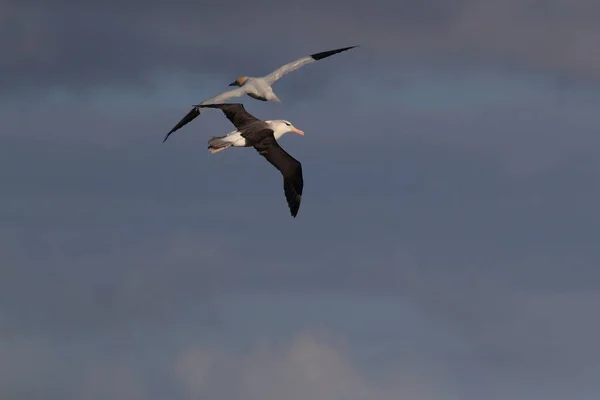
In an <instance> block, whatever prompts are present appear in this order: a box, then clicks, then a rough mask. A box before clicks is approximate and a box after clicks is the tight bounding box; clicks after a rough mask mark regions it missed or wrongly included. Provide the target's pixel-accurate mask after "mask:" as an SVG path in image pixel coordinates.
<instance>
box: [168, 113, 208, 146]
mask: <svg viewBox="0 0 600 400" xmlns="http://www.w3.org/2000/svg"><path fill="white" fill-rule="evenodd" d="M198 115H200V111H199V110H198V108H196V107H194V108H192V109H191V110H190V112H188V113H187V114H186V115H185V117H183V118H182V119H181V121H179V122H178V123H177V125H175V126H174V127H173V129H171V131H169V133H167V134H166V135H165V138H164V139H163V143H164V142H165V141H166V140H167V139H168V138H169V136H171V134H172V133H173V132H175V131H176V130H178V129H180V128H182V127H183V126H184V125H186V124H187V123H189V122H191V121H192V120H194V118H196V117H197V116H198Z"/></svg>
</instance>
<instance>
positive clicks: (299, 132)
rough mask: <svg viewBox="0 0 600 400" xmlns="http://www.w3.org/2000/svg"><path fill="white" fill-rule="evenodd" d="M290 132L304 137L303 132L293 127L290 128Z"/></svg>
mask: <svg viewBox="0 0 600 400" xmlns="http://www.w3.org/2000/svg"><path fill="white" fill-rule="evenodd" d="M292 132H294V133H297V134H298V135H300V136H304V131H301V130H300V129H298V128H296V127H295V126H292Z"/></svg>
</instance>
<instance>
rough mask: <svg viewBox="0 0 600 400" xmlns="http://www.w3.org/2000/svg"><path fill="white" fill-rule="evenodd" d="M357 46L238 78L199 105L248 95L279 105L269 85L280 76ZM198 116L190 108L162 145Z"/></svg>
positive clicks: (311, 56) (196, 111)
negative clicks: (261, 74) (265, 72)
mask: <svg viewBox="0 0 600 400" xmlns="http://www.w3.org/2000/svg"><path fill="white" fill-rule="evenodd" d="M355 47H358V46H350V47H343V48H340V49H335V50H328V51H323V52H321V53H315V54H312V55H310V56H307V57H302V58H299V59H297V60H296V61H292V62H291V63H288V64H285V65H283V66H281V67H279V68H277V69H276V70H275V71H273V72H271V73H270V74H268V75H266V76H263V77H258V78H256V77H250V76H240V77H238V78H237V79H236V80H235V81H233V82H231V83H230V84H229V86H239V87H238V88H237V89H233V90H230V91H227V92H224V93H221V94H219V95H218V96H215V97H212V98H210V99H208V100H204V101H203V102H202V103H200V105H205V104H217V103H223V102H225V101H226V100H228V99H231V98H233V97H240V96H243V95H248V96H250V97H252V98H253V99H256V100H261V101H273V102H276V103H281V100H279V97H277V95H276V94H275V93H274V92H273V89H272V88H271V85H273V84H274V83H275V82H277V81H278V80H279V79H280V78H281V77H282V76H284V75H285V74H287V73H289V72H292V71H295V70H297V69H298V68H300V67H302V66H304V65H307V64H310V63H313V62H315V61H319V60H322V59H324V58H327V57H329V56H332V55H334V54H337V53H341V52H343V51H346V50H350V49H353V48H355ZM198 115H200V107H197V106H195V107H194V108H192V109H191V110H190V111H189V112H188V113H187V114H186V115H185V117H183V118H182V119H181V121H179V122H178V123H177V125H175V126H174V127H173V129H171V130H170V131H169V133H167V134H166V135H165V138H164V139H163V143H164V142H165V141H166V140H167V139H168V138H169V136H170V135H171V134H172V133H173V132H175V131H176V130H178V129H180V128H182V127H183V126H184V125H186V124H187V123H189V122H191V121H192V120H194V119H195V118H196V117H197V116H198Z"/></svg>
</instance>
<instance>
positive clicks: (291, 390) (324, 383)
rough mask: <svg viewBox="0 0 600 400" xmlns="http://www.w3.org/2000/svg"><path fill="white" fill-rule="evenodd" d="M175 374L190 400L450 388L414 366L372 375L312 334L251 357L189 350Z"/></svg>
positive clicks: (432, 392) (412, 393) (381, 395)
mask: <svg viewBox="0 0 600 400" xmlns="http://www.w3.org/2000/svg"><path fill="white" fill-rule="evenodd" d="M174 375H175V379H176V380H177V381H179V382H181V388H182V391H183V393H184V394H185V396H184V398H189V399H194V398H199V397H211V398H215V399H226V398H227V399H232V400H235V399H247V400H255V399H256V400H259V399H262V400H276V399H282V398H285V399H290V400H296V399H298V400H300V399H307V398H311V399H314V400H330V399H349V400H352V399H357V400H358V399H365V398H369V399H376V400H388V399H389V400H392V399H394V400H402V399H410V400H420V399H434V398H441V397H440V396H441V393H440V389H441V388H442V387H443V386H444V383H443V382H440V381H438V379H437V378H436V377H435V374H433V373H432V374H427V372H424V371H415V370H411V369H410V368H409V367H408V366H406V368H403V369H402V370H400V369H397V370H393V371H380V372H378V373H375V374H371V375H375V376H369V375H368V374H366V373H365V372H364V371H362V370H361V368H360V367H359V366H358V365H357V364H356V362H355V361H353V359H352V358H351V356H350V354H349V353H348V352H347V350H346V349H344V348H343V347H340V346H339V345H337V344H336V343H334V342H332V341H331V340H324V339H322V338H320V337H319V336H318V335H313V334H309V333H305V334H299V335H297V336H296V337H295V338H294V339H293V340H292V341H291V343H286V344H284V345H279V346H277V345H275V346H273V345H272V344H269V343H263V344H262V345H259V346H257V347H256V348H255V349H254V350H252V351H251V352H249V353H248V354H231V353H229V352H226V351H214V350H212V349H203V348H188V349H184V350H182V351H181V353H180V354H179V356H178V357H177V359H176V362H175V365H174Z"/></svg>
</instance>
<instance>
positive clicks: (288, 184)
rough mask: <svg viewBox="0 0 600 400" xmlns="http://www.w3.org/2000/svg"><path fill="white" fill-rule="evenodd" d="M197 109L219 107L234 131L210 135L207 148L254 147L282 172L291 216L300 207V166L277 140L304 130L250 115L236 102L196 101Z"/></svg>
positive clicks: (287, 122)
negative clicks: (289, 133) (286, 134)
mask: <svg viewBox="0 0 600 400" xmlns="http://www.w3.org/2000/svg"><path fill="white" fill-rule="evenodd" d="M194 107H198V108H219V109H221V111H223V114H225V117H227V119H228V120H229V121H231V123H232V124H233V125H234V126H235V128H236V130H235V131H233V132H230V133H228V134H227V135H225V136H213V137H212V138H210V139H209V141H208V151H210V153H211V154H214V153H218V152H220V151H223V150H225V149H228V148H229V147H254V148H255V149H256V150H257V151H258V153H259V154H260V155H261V156H263V157H264V158H265V159H266V160H267V161H268V162H270V163H271V164H272V165H273V166H274V167H275V168H277V169H278V170H279V172H280V173H281V175H283V191H284V193H285V198H286V201H287V203H288V207H289V209H290V214H291V215H292V217H294V218H296V215H297V214H298V210H299V209H300V201H301V199H302V189H303V188H304V180H303V179H302V165H301V164H300V162H298V160H296V159H295V158H294V157H292V156H290V155H289V154H288V153H287V152H286V151H285V150H284V149H282V148H281V146H279V144H278V143H277V140H278V139H279V138H280V137H281V136H283V135H284V134H285V133H287V132H294V133H297V134H299V135H302V136H304V132H303V131H301V130H300V129H298V128H296V127H295V126H294V125H292V124H291V123H290V122H289V121H286V120H281V119H279V120H269V121H262V120H260V119H258V118H256V117H254V116H253V115H252V114H250V113H249V112H248V111H246V109H245V108H244V106H243V105H242V104H240V103H232V104H231V103H230V104H227V103H226V104H198V105H196V106H194Z"/></svg>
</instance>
